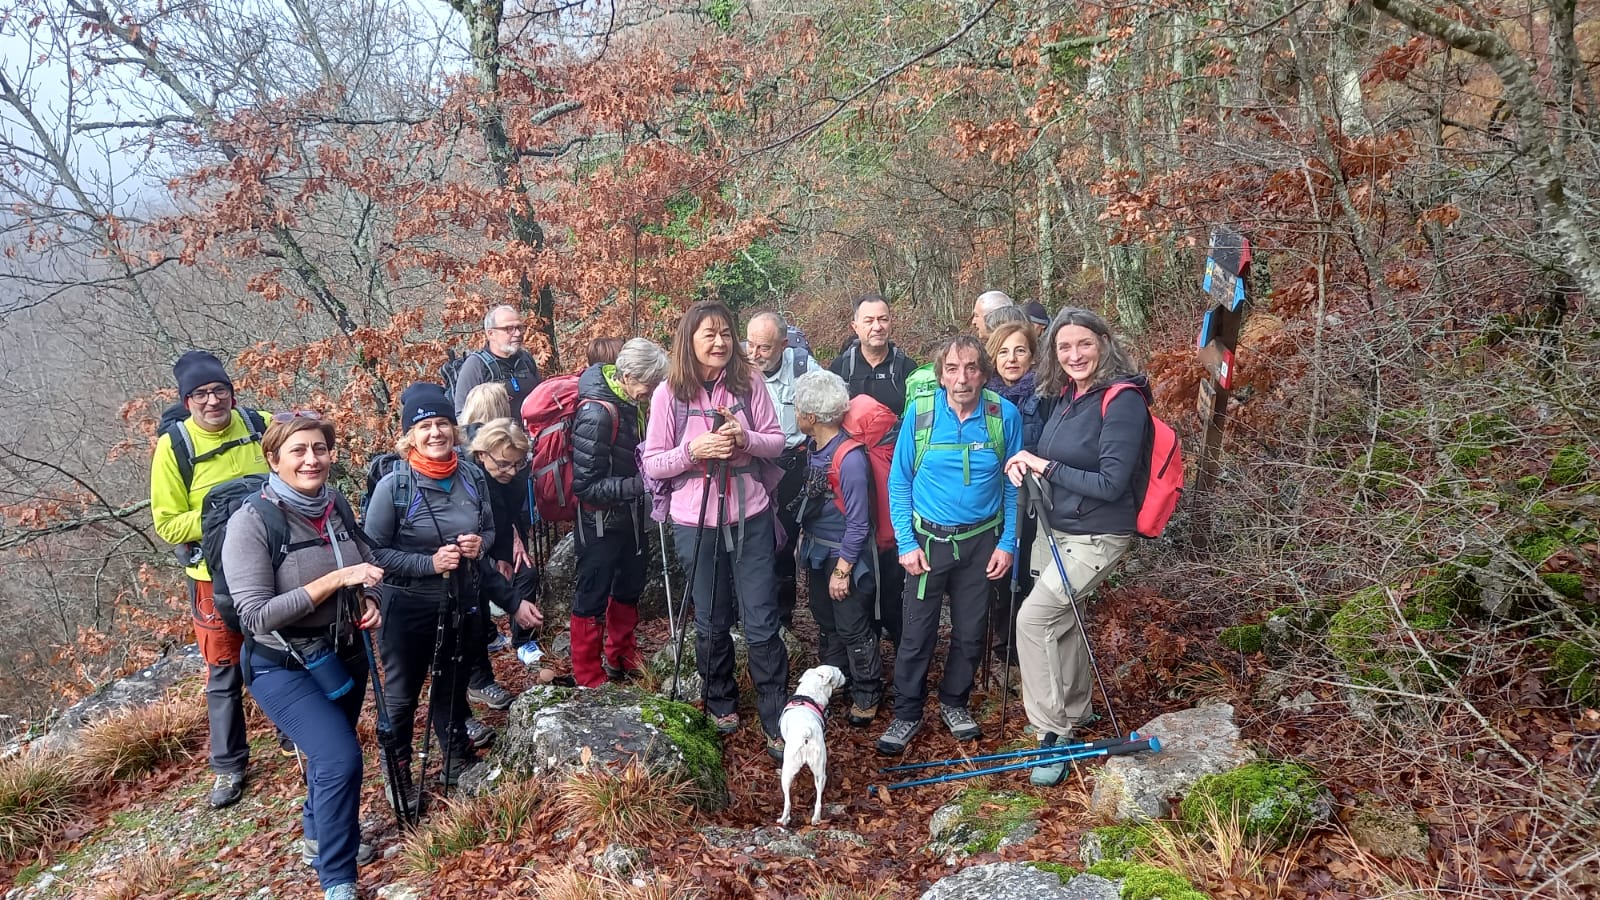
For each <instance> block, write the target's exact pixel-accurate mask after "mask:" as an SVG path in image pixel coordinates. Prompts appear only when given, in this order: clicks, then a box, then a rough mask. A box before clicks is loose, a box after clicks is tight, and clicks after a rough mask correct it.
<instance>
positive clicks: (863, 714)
mask: <svg viewBox="0 0 1600 900" xmlns="http://www.w3.org/2000/svg"><path fill="white" fill-rule="evenodd" d="M877 717H878V704H876V703H874V704H872V705H871V706H862V705H861V704H859V703H852V704H850V715H849V717H848V719H847V720H846V721H848V722H849V723H850V724H851V725H854V726H856V727H857V728H865V727H866V726H868V725H871V724H872V720H873V719H876V718H877Z"/></svg>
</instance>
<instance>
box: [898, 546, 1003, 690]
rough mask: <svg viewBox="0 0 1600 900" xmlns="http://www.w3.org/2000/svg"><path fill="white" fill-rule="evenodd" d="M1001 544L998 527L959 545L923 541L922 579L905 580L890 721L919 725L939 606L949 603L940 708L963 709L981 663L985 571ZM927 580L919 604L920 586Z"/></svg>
mask: <svg viewBox="0 0 1600 900" xmlns="http://www.w3.org/2000/svg"><path fill="white" fill-rule="evenodd" d="M999 542H1000V526H999V525H996V526H995V527H994V528H992V529H989V530H987V531H984V532H982V533H981V534H976V535H973V536H972V537H969V538H967V539H966V540H964V541H959V542H956V541H928V540H925V539H924V540H923V542H922V552H923V554H924V555H925V556H926V557H927V558H928V565H929V567H930V571H929V572H928V574H927V575H926V576H916V575H906V589H905V593H904V595H903V596H904V598H905V617H904V621H903V622H902V626H901V628H902V630H901V634H900V649H899V652H898V653H897V654H896V655H895V661H894V690H895V700H894V717H895V718H896V719H904V720H906V721H920V720H921V719H922V706H923V703H924V701H926V699H927V697H928V668H929V666H930V665H931V664H932V662H933V652H934V650H935V649H936V648H937V646H938V643H939V606H940V602H941V600H942V599H943V598H946V597H948V598H949V601H950V652H949V653H947V654H946V655H945V661H944V677H943V678H941V679H940V680H939V702H940V703H941V704H944V705H946V706H959V707H961V708H963V709H965V708H966V705H967V700H968V699H969V698H970V697H971V696H972V683H973V676H974V674H975V673H976V672H977V671H978V663H979V662H981V661H982V659H983V653H984V646H983V638H984V634H985V632H986V631H987V630H988V627H989V576H988V574H986V572H985V569H987V568H988V565H989V557H990V556H992V555H993V554H994V550H995V547H996V546H997V545H998V544H999ZM923 577H926V579H927V582H926V584H925V585H923V590H922V596H921V598H920V599H919V598H918V596H917V592H918V591H917V589H918V586H919V582H922V580H923Z"/></svg>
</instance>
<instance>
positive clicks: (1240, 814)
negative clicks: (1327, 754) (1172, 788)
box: [1182, 762, 1328, 848]
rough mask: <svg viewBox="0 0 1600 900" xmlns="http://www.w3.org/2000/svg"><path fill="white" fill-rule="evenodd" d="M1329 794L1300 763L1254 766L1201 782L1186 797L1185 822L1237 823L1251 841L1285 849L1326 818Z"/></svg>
mask: <svg viewBox="0 0 1600 900" xmlns="http://www.w3.org/2000/svg"><path fill="white" fill-rule="evenodd" d="M1327 804H1328V801H1327V796H1326V792H1325V791H1324V790H1323V788H1322V785H1321V784H1319V783H1318V782H1317V778H1316V774H1315V773H1314V772H1312V771H1311V770H1310V769H1309V768H1307V767H1305V766H1303V765H1301V764H1299V763H1294V762H1253V763H1250V764H1248V765H1245V766H1241V767H1239V768H1237V769H1234V770H1233V771H1232V772H1224V773H1223V774H1221V775H1206V776H1203V777H1201V778H1200V780H1199V781H1196V782H1195V784H1194V787H1193V788H1191V789H1190V791H1189V794H1188V795H1187V796H1185V797H1184V798H1183V810H1182V819H1183V821H1184V823H1185V824H1187V825H1189V826H1191V827H1194V828H1204V827H1205V826H1206V825H1207V824H1208V823H1209V820H1210V818H1212V817H1214V816H1215V817H1228V818H1232V819H1235V820H1237V822H1238V824H1239V826H1240V829H1241V830H1242V832H1243V833H1244V836H1245V838H1247V839H1249V840H1251V841H1254V842H1255V843H1257V844H1258V845H1260V846H1264V847H1271V848H1277V847H1283V846H1285V845H1287V844H1288V843H1289V842H1290V841H1292V840H1294V839H1295V838H1297V837H1299V836H1300V835H1301V834H1303V833H1304V832H1305V831H1306V830H1307V829H1309V828H1311V827H1312V826H1313V825H1315V824H1316V823H1317V822H1319V821H1321V820H1322V819H1324V818H1326V816H1327V812H1328V806H1327Z"/></svg>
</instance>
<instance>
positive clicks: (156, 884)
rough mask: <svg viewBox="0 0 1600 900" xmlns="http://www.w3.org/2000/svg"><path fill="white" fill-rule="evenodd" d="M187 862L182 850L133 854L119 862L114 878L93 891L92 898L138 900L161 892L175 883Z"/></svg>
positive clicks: (182, 875)
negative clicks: (128, 858) (120, 870)
mask: <svg viewBox="0 0 1600 900" xmlns="http://www.w3.org/2000/svg"><path fill="white" fill-rule="evenodd" d="M188 871H189V866H188V865H186V864H185V863H184V861H183V856H182V854H178V853H173V854H161V855H154V856H150V855H146V856H137V857H135V858H134V859H133V860H132V861H131V862H128V863H126V864H125V865H124V866H123V870H122V872H121V874H119V875H118V877H117V880H116V881H114V882H112V884H111V885H110V886H109V887H106V888H103V889H101V890H99V891H96V892H95V893H94V894H93V896H94V900H141V898H144V897H153V896H155V895H157V894H162V893H165V892H167V891H170V890H172V889H173V888H175V887H177V886H178V885H179V882H181V881H182V880H183V877H184V875H185V874H186V873H187V872H188Z"/></svg>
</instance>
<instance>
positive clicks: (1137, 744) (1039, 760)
mask: <svg viewBox="0 0 1600 900" xmlns="http://www.w3.org/2000/svg"><path fill="white" fill-rule="evenodd" d="M1146 750H1149V751H1150V752H1151V753H1160V752H1161V739H1160V738H1153V737H1148V738H1140V739H1139V740H1137V741H1127V742H1125V743H1121V744H1117V745H1116V746H1113V747H1101V748H1100V749H1098V750H1080V751H1076V752H1073V753H1062V754H1059V755H1056V756H1041V757H1035V758H1033V759H1028V760H1024V761H1022V762H1019V763H1008V764H1006V765H1003V766H994V767H992V768H988V769H977V770H974V771H971V772H952V773H950V774H948V775H936V776H934V777H932V778H918V779H917V780H915V781H901V782H897V783H895V784H891V785H889V786H888V787H887V788H885V790H890V791H898V790H900V789H901V788H911V787H922V786H924V785H929V784H943V783H944V782H947V781H961V780H963V779H966V778H978V777H980V776H983V775H998V774H1000V773H1001V772H1015V771H1017V770H1018V769H1031V768H1034V767H1035V766H1049V765H1054V764H1056V763H1068V762H1077V761H1078V760H1083V759H1097V758H1099V757H1102V756H1127V755H1128V754H1130V753H1142V752H1144V751H1146ZM877 793H878V786H877V785H875V784H874V785H868V787H867V796H869V797H871V796H875V795H876V794H877Z"/></svg>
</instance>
